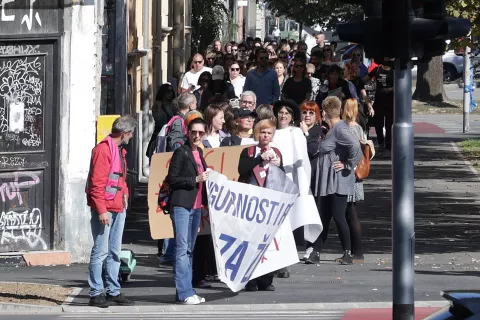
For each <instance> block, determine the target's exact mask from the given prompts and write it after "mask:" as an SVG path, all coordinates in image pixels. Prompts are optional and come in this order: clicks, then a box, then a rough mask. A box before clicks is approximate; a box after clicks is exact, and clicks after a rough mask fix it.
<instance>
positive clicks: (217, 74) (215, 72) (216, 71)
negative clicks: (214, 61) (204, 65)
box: [212, 66, 225, 80]
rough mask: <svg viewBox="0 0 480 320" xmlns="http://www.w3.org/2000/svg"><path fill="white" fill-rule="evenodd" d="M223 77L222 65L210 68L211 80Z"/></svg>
mask: <svg viewBox="0 0 480 320" xmlns="http://www.w3.org/2000/svg"><path fill="white" fill-rule="evenodd" d="M224 78H225V71H224V70H223V67H222V66H215V67H213V69H212V80H223V79H224Z"/></svg>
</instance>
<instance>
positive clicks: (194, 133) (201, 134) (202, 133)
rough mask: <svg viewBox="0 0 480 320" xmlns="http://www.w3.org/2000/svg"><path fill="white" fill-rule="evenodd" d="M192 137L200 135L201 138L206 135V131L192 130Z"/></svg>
mask: <svg viewBox="0 0 480 320" xmlns="http://www.w3.org/2000/svg"><path fill="white" fill-rule="evenodd" d="M190 134H191V135H192V136H196V135H198V136H199V137H200V138H201V137H203V136H204V135H205V131H197V130H190Z"/></svg>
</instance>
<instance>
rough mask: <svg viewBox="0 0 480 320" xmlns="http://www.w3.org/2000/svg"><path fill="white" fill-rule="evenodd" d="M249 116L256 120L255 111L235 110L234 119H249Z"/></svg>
mask: <svg viewBox="0 0 480 320" xmlns="http://www.w3.org/2000/svg"><path fill="white" fill-rule="evenodd" d="M248 116H251V117H254V118H256V117H257V113H256V112H255V111H250V109H248V108H240V109H237V110H235V113H234V115H233V118H234V119H238V118H244V117H248Z"/></svg>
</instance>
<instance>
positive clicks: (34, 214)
mask: <svg viewBox="0 0 480 320" xmlns="http://www.w3.org/2000/svg"><path fill="white" fill-rule="evenodd" d="M42 230H43V226H42V212H41V211H40V209H38V208H33V209H32V211H31V212H28V210H26V211H23V212H15V211H9V212H2V214H1V216H0V231H1V232H2V236H1V238H0V244H13V243H18V242H26V243H27V244H28V246H29V247H30V248H32V249H33V248H36V247H37V246H38V245H39V244H40V245H41V246H42V249H43V250H47V249H48V247H47V244H46V243H45V240H44V239H43V238H42Z"/></svg>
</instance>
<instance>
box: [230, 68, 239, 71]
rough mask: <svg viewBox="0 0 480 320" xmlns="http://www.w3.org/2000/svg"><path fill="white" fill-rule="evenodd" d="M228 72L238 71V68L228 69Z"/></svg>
mask: <svg viewBox="0 0 480 320" xmlns="http://www.w3.org/2000/svg"><path fill="white" fill-rule="evenodd" d="M230 71H240V68H230Z"/></svg>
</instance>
